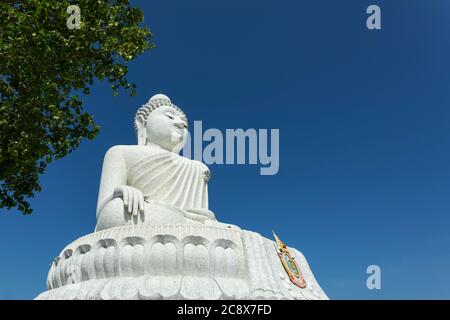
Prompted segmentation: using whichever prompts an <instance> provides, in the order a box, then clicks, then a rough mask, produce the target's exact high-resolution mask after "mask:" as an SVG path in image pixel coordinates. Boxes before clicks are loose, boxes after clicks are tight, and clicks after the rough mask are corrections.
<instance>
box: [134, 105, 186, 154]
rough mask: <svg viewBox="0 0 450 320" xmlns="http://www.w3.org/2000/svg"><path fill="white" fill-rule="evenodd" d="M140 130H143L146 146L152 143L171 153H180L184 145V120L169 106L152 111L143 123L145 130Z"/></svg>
mask: <svg viewBox="0 0 450 320" xmlns="http://www.w3.org/2000/svg"><path fill="white" fill-rule="evenodd" d="M142 129H143V130H145V133H146V137H147V144H148V143H149V142H150V143H154V144H156V145H158V146H160V147H161V148H163V149H165V150H168V151H171V152H176V153H178V152H180V150H181V149H182V148H183V146H184V144H185V143H186V138H187V133H188V131H187V122H186V119H185V118H184V116H183V115H182V114H181V113H180V112H179V111H177V110H176V109H175V108H172V107H170V106H161V107H159V108H157V109H155V110H153V111H152V112H151V113H150V114H149V116H148V118H147V120H146V122H145V128H142Z"/></svg>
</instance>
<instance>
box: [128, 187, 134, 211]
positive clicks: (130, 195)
mask: <svg viewBox="0 0 450 320" xmlns="http://www.w3.org/2000/svg"><path fill="white" fill-rule="evenodd" d="M127 189H128V190H127V206H128V214H131V212H132V210H133V190H132V189H130V188H127Z"/></svg>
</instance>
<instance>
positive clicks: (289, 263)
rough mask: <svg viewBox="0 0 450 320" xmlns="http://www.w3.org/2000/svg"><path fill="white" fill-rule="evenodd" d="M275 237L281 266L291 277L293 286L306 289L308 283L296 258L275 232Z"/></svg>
mask: <svg viewBox="0 0 450 320" xmlns="http://www.w3.org/2000/svg"><path fill="white" fill-rule="evenodd" d="M272 233H273V235H274V237H275V242H276V244H275V249H276V251H277V254H278V257H279V258H280V261H281V264H282V265H283V267H284V270H286V273H287V274H288V276H289V279H290V280H291V282H292V283H293V284H295V285H296V286H297V287H299V288H302V289H303V288H305V287H306V281H305V278H303V275H302V273H301V271H300V268H299V266H298V265H297V262H296V261H295V258H293V257H292V256H291V252H290V251H289V249H288V248H287V246H286V245H285V244H284V243H283V242H282V241H281V240H280V238H278V236H277V235H276V234H275V232H273V231H272Z"/></svg>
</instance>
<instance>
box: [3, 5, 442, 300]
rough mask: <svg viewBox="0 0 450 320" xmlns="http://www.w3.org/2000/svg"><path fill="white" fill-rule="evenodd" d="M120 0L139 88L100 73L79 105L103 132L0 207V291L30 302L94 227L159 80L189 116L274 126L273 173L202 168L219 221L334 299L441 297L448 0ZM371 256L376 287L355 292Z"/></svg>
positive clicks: (220, 124)
mask: <svg viewBox="0 0 450 320" xmlns="http://www.w3.org/2000/svg"><path fill="white" fill-rule="evenodd" d="M132 3H133V4H134V5H136V6H139V7H141V8H142V9H143V10H144V13H145V24H147V25H149V26H150V28H151V30H152V32H153V34H154V42H155V44H156V48H155V49H154V50H151V51H149V52H147V53H146V54H145V55H143V56H141V57H139V58H138V59H137V60H135V61H133V62H132V63H131V65H130V72H129V79H130V80H132V81H134V82H135V83H136V84H137V86H138V95H137V96H136V97H129V96H128V95H127V94H121V95H120V96H119V97H113V96H112V93H111V90H110V89H109V88H108V86H107V84H106V83H97V84H96V85H95V86H94V88H93V90H92V94H91V95H90V96H87V97H85V99H84V101H85V108H86V110H87V111H89V112H91V113H92V114H94V117H95V119H96V121H97V122H98V124H99V125H101V127H102V128H101V132H100V134H99V136H98V137H97V138H96V139H95V140H94V141H85V142H83V143H82V145H81V147H80V148H79V149H78V150H76V151H75V152H74V153H72V154H71V155H69V156H68V157H67V158H65V159H62V160H59V161H57V162H55V163H53V164H52V165H51V166H50V167H49V169H48V171H47V172H46V174H45V175H44V176H43V177H42V186H43V190H42V192H41V193H40V194H39V195H38V196H37V197H36V198H35V199H34V200H33V201H32V205H33V207H34V209H35V211H34V213H33V214H32V215H31V216H22V215H21V214H19V213H17V212H15V211H6V210H1V212H0V251H1V254H2V257H1V262H2V263H1V264H0V298H3V299H5V298H7V299H31V298H34V297H35V296H36V295H37V294H39V293H40V292H42V291H43V290H45V281H46V276H47V272H48V268H49V264H50V263H51V261H52V259H53V258H54V257H55V256H56V255H57V254H59V252H60V251H61V250H62V249H63V247H64V246H66V245H67V244H68V243H70V242H72V241H73V240H75V239H76V238H78V237H80V236H82V235H85V234H87V233H90V232H92V231H93V229H94V226H95V208H96V202H97V194H98V184H99V178H100V170H101V165H102V159H103V155H104V153H105V152H106V150H107V149H108V148H109V147H111V146H113V145H116V144H135V142H136V141H135V136H134V130H133V118H134V114H135V111H136V109H137V108H138V107H139V106H140V105H141V104H143V103H145V102H146V101H147V100H148V98H149V97H150V96H151V95H153V94H155V93H157V92H163V93H165V94H167V95H169V96H170V97H171V98H172V100H173V102H174V103H176V104H177V105H179V106H180V107H181V108H182V109H183V110H184V111H185V112H186V113H187V115H188V117H189V120H190V125H192V121H193V120H202V121H203V126H204V128H219V129H222V130H225V129H226V128H244V129H246V128H256V129H258V128H268V129H270V128H279V129H280V171H279V173H278V174H277V175H275V176H260V175H259V167H258V166H254V165H211V166H210V169H211V171H212V180H211V181H210V185H209V193H210V208H211V209H212V210H213V211H214V212H215V213H216V216H217V217H218V219H219V220H222V221H226V222H230V223H233V224H236V225H239V226H241V227H242V228H246V229H249V230H253V231H257V232H259V233H261V234H263V235H265V236H268V237H270V236H271V234H270V231H271V230H272V229H274V230H275V231H276V232H277V234H278V235H279V236H280V237H281V238H282V239H283V240H284V241H285V242H286V243H287V244H288V245H289V246H293V247H296V248H298V249H299V250H300V251H302V252H303V253H304V254H305V256H306V258H307V259H308V261H309V263H310V265H311V267H312V270H313V272H314V274H315V276H316V278H317V280H318V281H319V283H320V284H321V286H322V288H323V289H324V290H325V292H326V293H327V294H328V295H329V297H330V298H332V299H420V298H424V299H431V298H436V299H442V298H446V299H449V298H450V290H449V289H448V288H449V286H450V277H449V275H448V270H450V254H449V245H450V233H449V225H450V215H449V210H450V197H449V194H450V170H449V169H450V166H449V163H450V148H449V146H450V144H449V143H450V126H449V120H450V90H449V89H450V72H449V70H450V59H449V57H450V19H449V15H450V2H448V1H445V0H434V1H424V0H422V1H417V0H412V1H406V0H403V1H402V0H396V1H379V0H377V1H362V0H359V1H350V0H347V1H331V0H330V1H319V0H315V1H312V0H310V1H299V0H295V1H294V0H286V1H283V2H280V1H262V0H258V1H250V0H249V1H245V3H244V1H235V0H227V1H205V0H196V1H189V2H187V1H173V0H169V1H158V2H156V1H132ZM370 4H377V5H379V6H380V7H381V10H382V30H380V31H369V30H367V28H366V18H367V14H366V13H365V11H366V8H367V6H369V5H370ZM371 264H376V265H379V266H380V267H381V272H382V280H381V285H382V288H381V290H368V289H367V288H366V279H367V274H366V268H367V266H368V265H371Z"/></svg>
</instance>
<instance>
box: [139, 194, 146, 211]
mask: <svg viewBox="0 0 450 320" xmlns="http://www.w3.org/2000/svg"><path fill="white" fill-rule="evenodd" d="M138 193H139V210H140V211H141V212H144V208H145V207H144V195H143V194H142V192H138Z"/></svg>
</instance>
